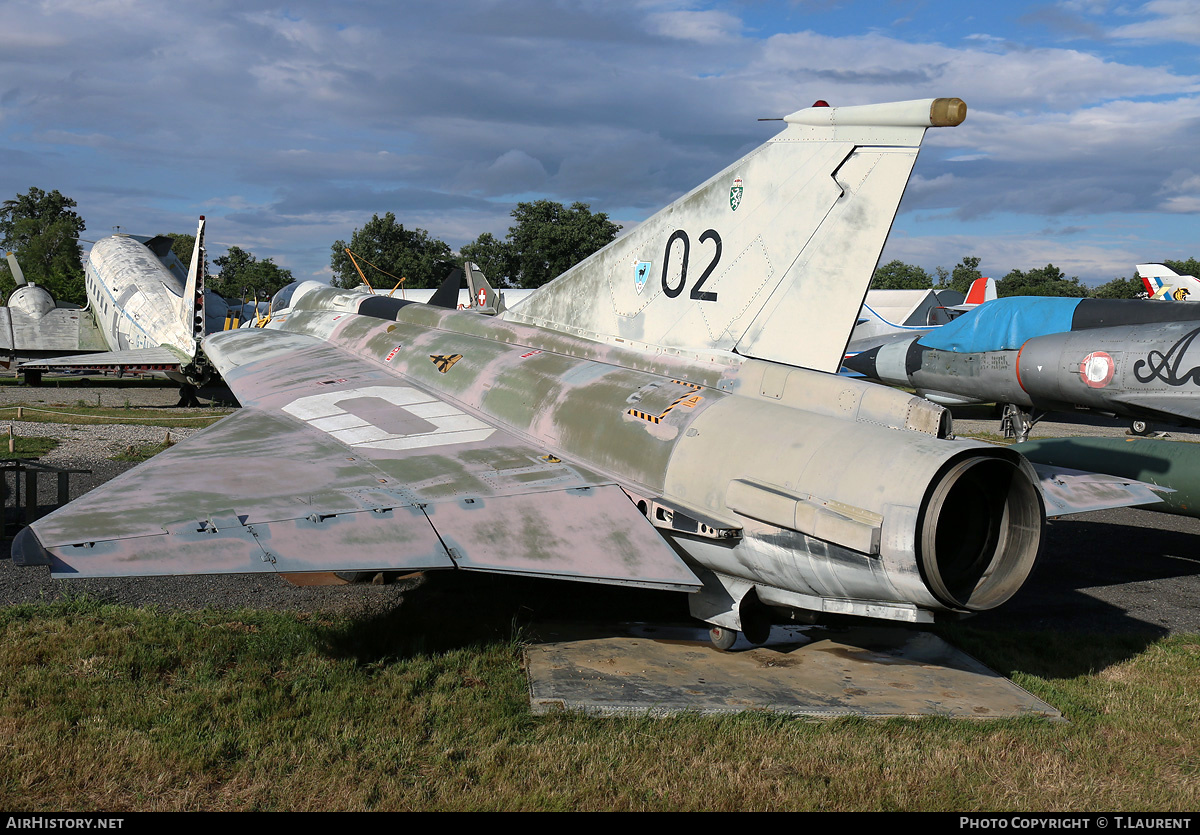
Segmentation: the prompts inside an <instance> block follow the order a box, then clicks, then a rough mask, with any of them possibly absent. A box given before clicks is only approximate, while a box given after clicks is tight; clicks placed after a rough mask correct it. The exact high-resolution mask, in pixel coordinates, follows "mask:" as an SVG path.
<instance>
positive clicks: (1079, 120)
mask: <svg viewBox="0 0 1200 835" xmlns="http://www.w3.org/2000/svg"><path fill="white" fill-rule="evenodd" d="M1057 8H1060V9H1061V10H1063V12H1064V13H1069V14H1070V15H1074V16H1075V17H1076V18H1079V19H1088V20H1090V19H1092V17H1090V16H1094V15H1096V14H1097V13H1098V12H1097V8H1096V7H1095V6H1091V5H1086V4H1083V5H1081V4H1078V3H1076V4H1069V5H1065V6H1060V7H1057ZM1100 11H1106V10H1104V9H1101V10H1100ZM1132 11H1133V12H1134V14H1132V15H1130V16H1127V17H1125V18H1123V19H1122V20H1120V21H1118V24H1119V25H1113V26H1109V29H1108V32H1109V34H1110V35H1112V36H1114V37H1119V38H1124V39H1132V38H1137V37H1150V36H1152V34H1150V35H1147V34H1144V32H1145V31H1148V30H1139V29H1138V28H1137V27H1138V26H1144V25H1145V24H1147V23H1154V22H1157V23H1158V24H1159V25H1160V26H1163V27H1175V31H1172V32H1169V33H1166V32H1163V33H1160V34H1159V36H1158V37H1159V38H1160V39H1164V38H1179V37H1182V36H1183V35H1186V33H1187V32H1188V31H1190V30H1189V29H1188V26H1189V21H1190V19H1191V18H1190V17H1189V15H1188V6H1187V5H1186V4H1179V3H1172V2H1168V0H1160V2H1151V3H1146V4H1144V5H1142V6H1138V7H1134V8H1133V9H1132ZM913 14H915V15H918V16H920V15H925V16H926V17H928V15H929V14H932V10H931V11H930V12H925V11H923V7H922V9H916V8H914V10H913ZM772 15H775V16H774V17H772ZM862 17H863V15H862V14H861V11H860V10H859V9H857V8H856V7H855V5H854V4H844V3H838V2H812V3H801V4H798V5H795V4H794V5H792V6H789V7H787V8H786V9H784V10H783V11H780V10H778V9H773V8H770V7H764V9H754V10H751V9H750V8H749V7H748V6H743V5H739V4H733V3H720V2H718V3H706V4H699V3H692V2H687V0H662V2H658V1H657V0H656V1H655V2H643V1H642V0H629V1H628V2H619V1H617V0H613V2H599V0H593V1H592V2H582V3H572V4H565V3H560V2H554V0H511V2H503V3H501V2H498V0H455V2H446V3H441V4H404V5H388V4H343V5H341V6H329V5H328V4H324V3H318V2H316V0H291V2H289V3H288V4H287V6H286V7H280V6H278V5H277V4H275V3H271V2H265V1H264V0H245V1H244V2H237V3H235V2H233V0H214V2H212V3H205V4H198V5H197V4H193V5H191V6H188V5H182V6H172V7H171V8H169V9H167V8H165V7H163V6H162V5H161V4H157V3H153V2H150V0H106V1H105V2H103V3H93V2H83V0H75V2H70V3H67V2H61V0H60V2H55V3H53V4H46V3H43V2H40V1H38V0H9V2H7V3H5V4H3V5H0V102H3V111H2V113H0V163H3V165H0V195H2V194H4V193H9V194H13V193H18V192H23V191H25V190H26V189H28V187H29V186H30V185H32V184H37V185H38V186H39V187H43V188H58V189H60V190H61V191H63V193H64V194H68V195H78V198H77V199H80V201H81V206H80V208H81V211H83V210H84V209H85V208H86V211H87V215H86V217H87V219H88V222H89V226H95V227H96V228H107V227H108V226H110V225H115V224H120V225H122V226H124V227H126V228H135V227H136V228H139V229H142V228H150V229H153V230H154V231H161V229H162V228H186V226H187V224H188V223H191V222H193V220H194V216H195V215H196V214H201V213H205V212H207V213H208V214H209V216H210V219H211V220H212V221H213V222H212V223H211V224H210V231H211V232H212V234H213V235H214V239H216V238H218V237H220V238H221V239H225V238H226V237H227V238H228V240H230V241H241V242H246V243H251V242H252V243H253V244H254V245H255V246H256V247H260V248H262V250H263V251H262V252H261V253H260V252H259V251H258V249H254V252H255V254H257V255H260V256H261V257H268V256H270V257H275V259H276V262H277V263H281V264H292V265H295V266H297V268H298V269H302V270H304V271H306V272H314V273H315V272H319V271H320V270H321V269H324V265H325V264H327V262H328V247H329V245H330V244H331V243H332V241H333V240H336V239H337V238H339V237H341V238H346V237H347V236H348V235H349V234H350V233H351V232H352V230H353V228H354V227H355V226H361V224H362V223H363V222H365V220H366V219H368V218H369V217H370V215H371V214H372V213H375V212H384V211H395V212H397V213H398V214H400V213H403V220H404V222H406V223H408V224H411V225H418V226H422V227H423V228H427V229H429V230H430V231H431V233H433V234H436V235H439V236H444V237H445V239H446V240H447V241H448V242H451V243H452V245H460V244H461V243H464V242H466V241H468V240H471V239H473V238H475V237H476V236H477V235H478V234H479V233H480V232H483V231H491V232H493V233H494V234H503V232H504V231H505V229H506V228H507V227H508V224H509V222H510V219H509V217H508V213H509V212H510V211H511V209H512V206H513V201H515V200H517V199H529V198H530V196H531V195H532V196H544V197H547V198H549V199H553V200H558V201H560V202H564V203H570V202H573V201H575V200H583V201H584V202H589V203H591V204H592V208H593V209H594V210H598V211H607V212H609V213H610V214H611V215H613V216H614V217H622V218H624V219H626V220H628V221H629V222H630V223H631V224H632V223H633V222H636V221H637V220H639V219H641V218H642V217H644V216H645V215H646V214H648V213H650V212H651V211H653V210H655V209H657V208H659V207H660V206H662V205H665V204H666V203H667V202H669V201H670V200H672V199H674V198H675V197H677V196H679V195H680V194H682V193H684V192H686V191H687V190H689V189H690V188H692V187H694V186H695V185H697V184H698V183H700V182H702V181H703V180H704V179H706V178H707V177H708V176H710V175H711V174H713V173H714V172H715V171H717V170H720V169H721V168H722V167H724V166H725V165H727V164H729V163H730V162H732V161H733V160H734V159H736V158H737V157H738V156H739V155H741V154H743V153H745V152H746V151H748V150H749V149H751V148H752V147H754V146H755V145H757V144H758V143H760V142H762V141H763V140H765V139H766V138H767V137H768V136H770V135H771V134H772V133H773V132H775V131H776V130H778V129H779V126H778V124H777V123H764V124H759V123H757V122H755V118H756V117H759V116H778V115H783V114H785V113H789V112H792V111H794V110H796V109H797V108H798V107H802V106H805V105H807V104H809V103H810V102H811V101H813V100H815V99H817V98H826V99H828V100H829V101H830V102H831V103H833V104H859V103H866V102H871V101H889V100H899V99H911V98H923V97H927V96H933V95H958V96H961V97H963V98H964V99H965V100H966V101H967V102H968V105H969V107H970V113H969V116H968V119H967V121H966V123H964V124H963V125H962V126H961V127H958V128H955V129H953V130H943V129H938V130H933V131H930V133H929V136H928V138H927V140H926V146H925V148H924V149H923V151H922V155H921V158H920V159H919V160H918V162H917V167H916V169H915V174H914V177H913V180H912V183H911V184H910V187H909V190H908V194H907V196H906V198H905V201H904V204H903V206H902V212H904V213H908V214H910V215H911V214H921V213H931V212H934V211H935V210H936V211H937V213H938V214H937V217H938V218H939V219H940V220H939V223H941V224H952V223H955V222H959V223H961V222H966V221H969V220H970V219H973V218H984V217H989V216H994V215H996V214H1000V213H1014V214H1020V215H1022V216H1026V217H1028V216H1034V217H1037V218H1038V221H1037V223H1036V224H1034V225H1036V227H1037V228H1039V229H1045V228H1051V221H1052V220H1058V221H1061V219H1062V218H1063V217H1065V216H1068V215H1069V216H1071V217H1076V216H1080V215H1085V216H1094V215H1095V214H1096V213H1103V212H1107V213H1114V214H1121V213H1130V212H1168V213H1171V212H1174V213H1178V212H1194V211H1196V210H1197V206H1198V205H1200V188H1197V187H1194V186H1192V185H1187V183H1190V182H1191V180H1190V179H1189V178H1190V177H1191V174H1190V173H1187V174H1186V175H1184V174H1181V173H1180V172H1191V171H1193V170H1195V163H1194V156H1195V154H1194V150H1193V146H1194V139H1193V138H1194V137H1195V136H1196V135H1197V128H1198V127H1200V77H1198V76H1196V75H1190V74H1186V73H1183V72H1173V71H1171V70H1170V69H1167V68H1164V67H1162V66H1157V64H1158V63H1160V62H1159V61H1158V60H1157V59H1156V55H1155V53H1154V51H1153V50H1149V51H1139V52H1138V53H1137V55H1136V56H1132V57H1129V53H1128V52H1113V53H1109V52H1106V51H1104V50H1103V49H1101V48H1100V47H1096V48H1094V49H1092V50H1091V51H1087V50H1083V49H1062V48H1052V47H1047V46H1030V45H1028V44H1021V43H1018V42H1017V40H1016V39H1017V36H1018V35H1019V34H1020V32H1019V31H1018V30H1012V29H1003V30H1002V29H994V28H991V27H990V26H988V25H986V24H985V22H984V21H983V19H982V17H981V18H980V19H978V20H970V21H967V22H966V23H964V24H962V25H966V26H969V27H970V28H969V29H968V28H964V29H962V31H961V34H960V35H959V36H958V39H957V40H956V39H955V38H954V36H953V34H952V32H951V30H950V29H948V28H936V29H935V28H934V27H926V29H925V31H938V32H944V33H945V36H946V40H945V42H937V41H933V40H931V38H930V37H929V36H926V35H915V34H914V35H908V36H905V37H901V36H899V35H897V34H895V33H894V31H889V30H877V31H869V29H868V27H869V26H871V25H872V24H871V22H870V21H864V20H861V19H860V18H862ZM1111 20H1112V18H1111V16H1109V17H1105V18H1103V21H1104V22H1105V23H1106V24H1108V23H1110V22H1111ZM796 21H799V22H800V23H801V24H802V25H805V26H818V25H819V26H825V25H828V26H829V31H834V30H837V31H842V32H849V33H850V34H840V35H833V34H828V33H822V32H817V31H808V30H806V31H794V30H795V28H796V26H795V25H794V24H795V22H796ZM919 25H921V21H920V20H917V19H914V22H913V23H912V24H907V26H909V27H911V28H908V29H904V31H907V32H916V31H918V29H917V27H918V26H919ZM903 28H904V27H898V28H897V29H896V30H895V31H899V30H900V29H903ZM1064 31H1065V30H1064ZM1139 32H1143V34H1141V35H1139V34H1138V33H1139ZM1188 37H1190V35H1188ZM1114 56H1125V57H1122V58H1120V59H1118V58H1117V57H1114ZM172 218H175V220H174V221H172V220H171V219H172ZM925 225H926V226H929V225H931V224H925ZM1078 225H1081V224H1080V222H1078V221H1076V220H1073V221H1071V222H1070V223H1069V224H1068V223H1066V222H1061V223H1060V227H1067V226H1078ZM1055 228H1059V227H1055ZM222 236H225V237H222ZM1028 237H1029V239H1030V240H1032V239H1033V238H1036V237H1039V236H1037V235H1035V234H1034V233H1032V232H1031V233H1029V235H1028ZM1054 237H1057V238H1059V239H1061V238H1062V237H1063V236H1062V235H1057V236H1054ZM910 240H911V239H910ZM1037 243H1038V244H1039V245H1041V246H1046V245H1047V244H1048V243H1052V242H1049V241H1048V240H1047V238H1046V236H1040V240H1038V241H1037ZM1076 243H1078V242H1076ZM239 245H243V244H242V243H239ZM954 260H957V257H956V258H955V259H954ZM1055 263H1058V262H1057V261H1055ZM1022 265H1023V267H1022V268H1025V267H1028V266H1029V263H1025V262H1022Z"/></svg>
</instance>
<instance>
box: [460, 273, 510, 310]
mask: <svg viewBox="0 0 1200 835" xmlns="http://www.w3.org/2000/svg"><path fill="white" fill-rule="evenodd" d="M463 272H465V273H466V275H467V289H468V290H469V291H471V306H472V307H474V308H475V310H477V311H479V312H480V313H489V314H495V313H503V312H504V302H503V301H502V300H501V298H500V294H499V293H497V292H496V291H495V290H494V289H493V288H492V285H491V284H490V283H489V282H488V280H487V278H486V277H485V276H484V274H483V272H482V271H481V270H480V269H479V266H478V265H477V264H475V263H473V262H471V261H467V262H465V263H464V264H463Z"/></svg>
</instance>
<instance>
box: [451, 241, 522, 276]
mask: <svg viewBox="0 0 1200 835" xmlns="http://www.w3.org/2000/svg"><path fill="white" fill-rule="evenodd" d="M459 255H461V256H462V260H463V261H472V262H474V264H475V266H477V267H479V269H481V270H482V271H483V274H484V276H486V277H487V279H488V281H490V282H491V283H492V284H493V285H494V286H503V285H506V284H508V277H509V276H510V275H511V274H512V268H511V267H510V265H509V261H510V257H509V249H508V244H506V243H505V242H504V241H501V240H499V239H497V238H496V236H495V235H493V234H492V233H491V232H484V233H483V234H482V235H480V236H479V237H478V238H476V239H475V240H474V241H472V242H471V243H469V244H467V245H466V246H464V247H463V248H462V249H460V250H459Z"/></svg>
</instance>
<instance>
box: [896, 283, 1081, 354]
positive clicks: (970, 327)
mask: <svg viewBox="0 0 1200 835" xmlns="http://www.w3.org/2000/svg"><path fill="white" fill-rule="evenodd" d="M1080 301H1081V299H1062V298H1039V297H1036V296H1013V297H1011V298H1007V299H996V300H995V301H990V302H987V303H986V304H981V305H980V306H979V307H977V308H975V309H974V310H969V311H967V312H966V313H964V314H963V315H962V316H959V317H958V318H957V319H955V320H954V321H952V322H949V323H947V324H945V325H942V326H941V327H940V328H938V329H937V330H935V331H932V332H931V333H928V334H926V335H925V336H922V337H921V338H920V339H918V340H917V342H918V343H919V344H921V345H924V346H926V347H927V348H934V349H936V350H939V351H958V352H960V353H978V352H981V351H1015V350H1017V349H1018V348H1020V347H1021V346H1022V345H1024V344H1025V342H1026V340H1029V339H1032V338H1033V337H1035V336H1045V335H1046V334H1048V333H1067V332H1069V331H1070V330H1071V317H1072V316H1074V314H1075V308H1076V307H1077V306H1078V305H1079V302H1080Z"/></svg>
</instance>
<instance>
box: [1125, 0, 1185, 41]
mask: <svg viewBox="0 0 1200 835" xmlns="http://www.w3.org/2000/svg"><path fill="white" fill-rule="evenodd" d="M1138 13H1139V14H1148V15H1152V16H1153V17H1152V19H1151V20H1144V21H1140V22H1138V23H1127V24H1125V25H1124V26H1117V27H1115V28H1113V29H1111V30H1110V31H1109V32H1108V35H1109V37H1111V38H1126V39H1131V40H1148V41H1164V40H1166V41H1182V42H1184V43H1193V44H1200V7H1198V6H1197V5H1196V4H1195V3H1194V2H1192V0H1151V2H1149V3H1146V4H1145V5H1144V6H1142V7H1141V9H1139V12H1138Z"/></svg>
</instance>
